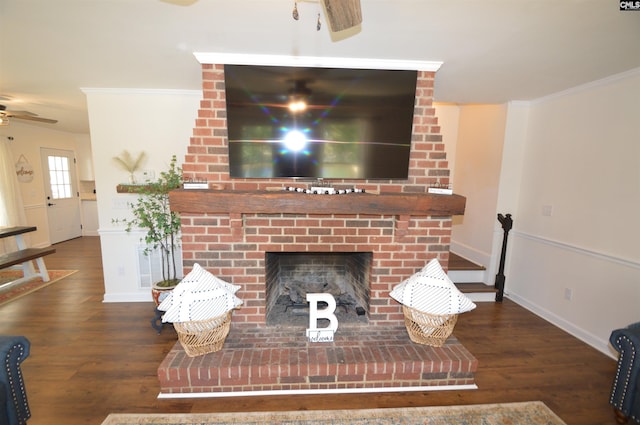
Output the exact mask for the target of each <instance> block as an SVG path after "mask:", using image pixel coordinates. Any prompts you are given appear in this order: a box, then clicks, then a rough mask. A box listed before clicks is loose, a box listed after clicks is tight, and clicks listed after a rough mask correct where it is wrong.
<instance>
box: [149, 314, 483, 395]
mask: <svg viewBox="0 0 640 425" xmlns="http://www.w3.org/2000/svg"><path fill="white" fill-rule="evenodd" d="M477 365H478V363H477V360H476V359H475V358H474V357H473V355H471V353H469V352H468V351H467V350H466V349H465V348H464V346H463V345H462V344H461V343H460V342H459V341H458V340H457V339H456V338H455V337H453V336H452V337H450V338H449V339H448V340H447V342H446V343H445V345H444V346H443V347H439V348H434V347H430V346H426V345H419V344H415V343H413V342H411V340H410V339H409V337H408V335H407V331H406V329H405V328H404V327H389V328H383V327H380V326H378V327H372V326H368V327H355V326H345V327H340V328H339V329H338V331H337V332H336V335H335V341H334V342H333V343H309V342H307V340H306V338H305V336H304V329H297V328H290V327H277V328H276V327H269V328H257V327H246V326H232V328H231V331H230V332H229V336H228V337H227V339H226V341H225V344H224V347H223V348H222V350H220V351H218V352H215V353H209V354H205V355H204V356H199V357H188V356H187V355H186V353H185V352H184V350H183V349H182V347H181V346H180V343H179V342H178V343H176V345H175V346H174V347H173V349H172V350H171V351H170V352H169V354H168V355H167V357H166V358H165V360H164V361H163V362H162V364H161V365H160V367H159V369H158V377H159V379H160V387H161V396H166V397H171V396H179V394H183V395H184V394H185V393H186V394H194V395H197V394H200V395H203V393H211V394H210V395H212V396H215V395H216V394H217V395H223V394H226V393H234V395H242V393H244V394H248V392H251V391H259V392H265V391H285V392H286V391H296V392H304V391H314V390H338V391H339V390H345V391H349V390H362V389H365V390H363V391H366V390H367V389H381V390H385V391H390V390H391V389H396V390H397V389H400V390H417V389H418V387H420V389H421V390H424V389H425V387H429V388H432V389H435V388H436V387H440V386H453V385H456V386H463V387H468V388H473V387H474V373H475V371H476V368H477ZM426 389H428V388H426Z"/></svg>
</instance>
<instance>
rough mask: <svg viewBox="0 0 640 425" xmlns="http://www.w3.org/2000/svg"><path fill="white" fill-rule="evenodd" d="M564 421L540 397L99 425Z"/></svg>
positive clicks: (558, 424) (148, 418) (112, 419)
mask: <svg viewBox="0 0 640 425" xmlns="http://www.w3.org/2000/svg"><path fill="white" fill-rule="evenodd" d="M131 424H144V425H226V424H239V425H258V424H287V425H311V424H347V425H349V424H351V425H356V424H358V425H373V424H376V425H379V424H383V425H417V424H420V425H449V424H467V425H515V424H517V425H566V423H565V422H563V421H562V419H560V418H559V417H558V416H556V414H555V413H553V412H552V411H551V410H550V409H549V408H548V407H547V406H546V405H545V404H544V403H542V402H541V401H530V402H524V403H502V404H476V405H469V406H446V407H404V408H397V409H395V408H394V409H364V410H329V411H327V410H319V411H313V410H305V411H295V412H249V413H200V414H195V413H191V414H180V413H178V414H146V415H142V414H140V415H138V414H127V413H120V414H111V415H109V416H108V417H107V418H106V419H105V420H104V422H102V425H131Z"/></svg>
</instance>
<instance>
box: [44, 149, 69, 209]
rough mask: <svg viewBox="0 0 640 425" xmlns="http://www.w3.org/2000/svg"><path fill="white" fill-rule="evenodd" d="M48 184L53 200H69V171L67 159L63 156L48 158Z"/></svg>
mask: <svg viewBox="0 0 640 425" xmlns="http://www.w3.org/2000/svg"><path fill="white" fill-rule="evenodd" d="M48 160H49V182H50V183H49V184H50V185H51V197H52V198H53V199H66V198H71V193H72V192H71V171H70V168H69V158H67V157H65V156H49V157H48Z"/></svg>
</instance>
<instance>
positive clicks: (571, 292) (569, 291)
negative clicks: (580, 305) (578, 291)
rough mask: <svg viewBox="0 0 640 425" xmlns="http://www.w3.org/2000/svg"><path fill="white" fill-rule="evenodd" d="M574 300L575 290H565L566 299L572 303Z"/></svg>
mask: <svg viewBox="0 0 640 425" xmlns="http://www.w3.org/2000/svg"><path fill="white" fill-rule="evenodd" d="M572 298H573V289H571V288H564V299H565V300H567V301H571V299H572Z"/></svg>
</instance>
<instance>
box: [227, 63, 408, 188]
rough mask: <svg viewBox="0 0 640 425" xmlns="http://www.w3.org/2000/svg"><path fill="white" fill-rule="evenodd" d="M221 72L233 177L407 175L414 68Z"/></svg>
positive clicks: (233, 68) (259, 68)
mask: <svg viewBox="0 0 640 425" xmlns="http://www.w3.org/2000/svg"><path fill="white" fill-rule="evenodd" d="M224 73H225V87H226V101H227V124H228V139H229V168H230V175H231V177H232V178H282V177H294V178H314V179H406V178H407V176H408V170H409V153H410V149H411V133H412V126H413V110H414V103H415V94H416V81H417V71H410V70H374V69H342V68H309V67H283V66H254V65H225V67H224ZM294 106H297V107H298V110H295V109H294Z"/></svg>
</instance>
